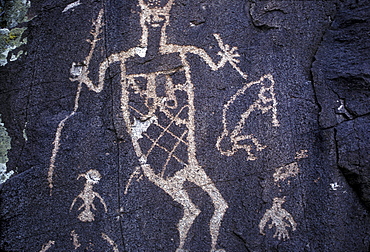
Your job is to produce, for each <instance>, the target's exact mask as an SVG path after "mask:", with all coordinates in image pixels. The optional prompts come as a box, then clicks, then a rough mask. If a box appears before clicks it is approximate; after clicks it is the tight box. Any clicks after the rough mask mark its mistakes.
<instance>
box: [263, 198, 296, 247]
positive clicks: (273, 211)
mask: <svg viewBox="0 0 370 252" xmlns="http://www.w3.org/2000/svg"><path fill="white" fill-rule="evenodd" d="M284 202H285V197H284V198H274V201H273V203H272V207H271V208H270V209H267V210H266V212H265V214H264V215H263V218H262V220H261V222H260V224H259V228H260V233H261V234H263V235H265V232H264V231H263V230H264V228H265V226H266V224H267V222H268V221H269V220H270V219H271V224H269V228H270V229H271V228H273V226H275V227H276V231H275V234H274V236H273V237H274V238H275V237H278V239H279V240H281V239H283V240H286V239H289V232H288V230H287V227H292V230H293V231H295V229H296V227H297V223H296V222H295V221H294V219H293V216H292V215H291V214H290V213H289V212H288V211H287V210H285V209H284V208H282V206H281V205H282V204H283V203H284ZM284 219H286V220H287V221H289V223H290V225H289V224H288V223H286V222H285V221H284Z"/></svg>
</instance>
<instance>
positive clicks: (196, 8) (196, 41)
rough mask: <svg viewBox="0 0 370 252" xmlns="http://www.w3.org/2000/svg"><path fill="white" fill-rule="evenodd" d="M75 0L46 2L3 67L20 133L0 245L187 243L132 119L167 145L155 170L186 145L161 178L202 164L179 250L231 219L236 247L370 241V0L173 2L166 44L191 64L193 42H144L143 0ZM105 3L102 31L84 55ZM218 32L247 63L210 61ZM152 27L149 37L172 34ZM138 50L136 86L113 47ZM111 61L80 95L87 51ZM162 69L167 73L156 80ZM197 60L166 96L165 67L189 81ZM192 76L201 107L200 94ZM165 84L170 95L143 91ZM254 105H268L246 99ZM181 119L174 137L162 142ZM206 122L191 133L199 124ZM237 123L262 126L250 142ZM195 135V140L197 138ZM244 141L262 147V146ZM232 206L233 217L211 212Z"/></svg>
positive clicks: (359, 247)
mask: <svg viewBox="0 0 370 252" xmlns="http://www.w3.org/2000/svg"><path fill="white" fill-rule="evenodd" d="M72 2H73V1H64V0H63V1H55V0H47V1H41V0H38V1H33V2H32V3H31V8H30V15H31V16H32V17H33V19H32V20H30V21H28V23H27V30H26V31H25V33H24V36H25V37H27V41H28V42H27V44H25V45H23V46H22V47H20V48H19V50H24V51H26V52H27V55H23V56H22V57H20V58H19V59H18V60H17V61H14V62H9V63H8V64H7V65H6V66H4V67H1V68H0V83H1V85H0V114H1V115H2V122H4V124H5V127H6V129H7V131H8V134H9V136H10V137H11V147H12V148H11V150H10V151H9V153H8V158H9V162H8V163H7V167H8V169H9V170H14V171H15V173H16V174H15V175H13V176H12V177H11V178H10V179H9V180H7V181H6V182H5V183H4V184H2V185H1V186H0V190H1V203H0V204H1V207H0V218H1V221H0V230H1V232H0V239H1V242H0V250H2V251H114V252H116V251H121V252H122V251H130V252H131V251H176V249H177V248H178V247H179V244H180V241H181V239H180V237H179V232H180V230H181V229H182V227H183V226H181V225H180V226H179V225H178V222H179V220H180V219H181V218H182V217H183V215H184V212H185V213H186V211H184V208H183V206H182V204H184V202H185V201H186V200H184V199H185V198H184V197H183V196H181V197H183V198H181V197H180V198H181V199H182V200H183V201H181V200H175V199H174V197H173V196H170V193H169V191H167V192H166V191H165V190H166V188H165V186H163V184H162V188H161V187H160V186H158V184H160V183H162V182H155V181H154V179H153V177H151V176H150V174H148V173H146V172H145V168H146V166H142V167H141V168H140V165H141V164H143V163H145V161H143V159H141V161H140V160H139V159H138V157H137V156H138V155H139V154H138V151H137V150H138V149H137V147H135V146H134V145H133V144H132V143H133V140H132V136H133V135H134V133H132V134H131V135H130V134H129V131H128V130H127V125H126V123H127V122H128V121H130V120H131V121H130V123H131V125H135V127H136V128H135V132H136V133H135V134H136V135H135V136H136V137H137V141H138V143H139V144H141V145H142V146H143V150H150V148H151V147H153V153H154V154H153V155H152V156H150V157H148V160H149V161H150V162H152V163H153V164H154V163H155V164H156V165H157V166H155V165H153V167H155V169H156V170H155V171H156V172H158V173H161V172H162V171H161V169H160V168H161V167H162V166H163V165H162V164H163V163H166V162H167V159H168V155H169V152H171V150H170V148H172V147H173V146H175V145H176V144H177V142H178V147H176V148H175V149H173V152H172V154H171V155H175V156H176V158H174V157H173V156H171V158H170V159H169V161H168V163H167V166H166V169H165V171H164V174H165V176H164V178H168V177H166V176H169V177H171V176H173V175H175V174H177V175H178V177H175V179H174V180H176V179H179V178H181V179H184V178H185V177H186V176H185V175H183V173H181V172H180V173H177V172H178V171H181V170H182V169H193V170H192V172H193V173H191V174H190V175H189V174H187V176H188V177H186V181H185V182H184V183H183V184H181V185H182V187H181V186H179V187H177V188H176V190H174V191H173V192H181V193H184V192H185V193H187V194H188V195H189V198H190V200H191V202H192V203H193V204H194V206H196V208H197V209H198V210H200V214H199V215H198V216H197V217H196V219H195V220H194V222H193V225H192V226H191V227H190V229H189V232H188V233H187V236H186V239H185V240H184V241H185V242H184V247H183V249H186V250H188V251H190V252H195V251H202V252H203V251H210V250H211V248H212V247H211V246H212V234H213V235H214V234H215V233H217V230H216V228H215V227H217V222H218V221H220V223H221V226H220V228H219V235H218V241H217V246H216V248H217V249H219V248H223V249H225V251H228V252H231V251H256V252H257V251H343V252H344V251H364V252H365V251H369V249H370V217H369V209H370V191H369V188H370V187H369V184H370V178H369V176H370V168H369V161H368V159H369V149H370V142H369V137H370V133H369V129H368V128H369V127H368V125H369V123H370V118H369V112H370V111H369V110H370V106H369V102H370V99H369V91H370V90H369V78H370V77H369V76H370V72H369V71H370V70H369V69H370V54H369V53H370V50H369V47H370V41H369V40H370V37H369V32H370V25H369V22H370V21H369V13H370V3H369V1H334V0H333V1H281V0H275V1H274V0H271V1H254V0H251V1H227V0H217V1H215V0H201V1H200V0H192V1H190V0H175V1H174V3H173V5H172V8H171V10H170V12H169V13H170V14H169V22H170V25H168V26H167V30H166V34H167V43H168V44H174V45H178V46H179V48H182V50H184V51H185V50H188V51H186V52H188V53H187V54H186V55H187V58H186V59H187V61H186V62H187V63H188V64H189V66H187V65H186V64H185V63H186V62H185V61H181V60H180V59H181V58H180V56H181V55H182V54H181V52H171V53H167V54H165V55H163V54H161V52H160V51H158V48H157V50H156V49H155V47H150V46H148V51H147V52H146V54H145V53H144V55H143V51H142V47H143V46H142V45H141V44H140V43H141V41H140V39H141V38H142V34H143V33H142V25H143V24H142V23H140V13H143V10H142V9H141V7H140V5H139V1H136V0H135V1H133V0H132V1H131V0H130V1H128V0H125V1H118V0H105V1H90V0H87V1H83V0H81V1H80V2H75V5H74V6H70V7H71V8H69V9H68V8H66V7H67V6H68V5H69V4H71V3H72ZM144 2H145V3H147V4H150V3H153V4H155V2H156V1H150V2H148V1H144ZM159 2H161V1H159ZM164 2H167V1H164ZM161 6H162V7H163V6H164V4H163V3H162V5H161ZM101 10H103V12H101V13H103V14H102V22H101V24H102V27H101V30H100V33H99V34H98V35H97V39H99V40H96V41H95V42H96V48H95V50H94V51H92V54H91V61H90V62H86V57H87V56H88V55H89V52H91V43H92V42H91V41H92V40H93V39H94V36H93V34H92V33H91V31H94V28H95V27H94V25H93V22H94V21H95V22H96V20H98V16H99V13H100V11H101ZM161 18H162V17H161V15H159V17H158V19H155V20H156V22H157V23H160V22H164V21H163V20H161ZM23 25H24V24H23ZM160 25H162V23H161V24H160ZM152 28H153V27H152ZM154 28H155V27H154ZM154 30H155V29H154ZM151 32H153V31H152V30H151ZM151 34H152V33H151ZM214 34H219V37H220V38H221V39H222V42H223V43H224V44H228V45H230V48H232V47H237V51H236V52H237V53H238V54H239V57H237V59H238V60H239V61H240V62H235V61H234V63H233V64H234V65H235V64H236V66H237V67H239V69H240V71H243V72H244V73H245V74H246V75H248V77H245V76H242V75H241V74H240V73H239V72H238V71H237V69H236V68H235V66H233V64H231V63H230V62H226V63H225V65H224V66H223V67H222V68H220V69H218V70H217V71H213V70H215V69H212V68H211V67H210V63H209V62H210V60H212V61H213V62H216V63H217V62H218V61H219V60H220V59H221V58H222V55H223V54H222V53H224V54H225V50H226V49H225V48H226V47H224V48H221V46H220V42H219V41H218V40H217V35H216V37H215V36H214ZM155 35H156V36H157V37H155ZM155 35H153V36H152V35H149V39H155V38H157V39H160V38H161V34H160V33H159V31H157V33H155ZM88 39H89V40H90V41H87V40H88ZM186 46H193V47H191V48H190V47H186ZM135 47H140V48H137V49H135V50H137V51H136V52H137V54H136V55H134V56H132V57H129V58H128V59H127V62H126V63H127V64H124V66H125V67H126V68H127V76H128V75H129V74H131V77H132V79H135V78H136V79H135V81H134V84H136V86H135V85H132V86H130V87H127V88H126V86H125V85H126V84H125V83H126V82H125V78H122V76H123V75H122V71H123V70H122V69H123V68H122V64H121V65H120V62H119V61H117V60H116V59H115V58H114V57H110V56H111V55H115V54H116V55H118V54H119V53H121V52H127V51H128V50H129V49H130V48H135ZM194 48H197V49H199V50H200V49H202V50H204V51H202V53H200V51H197V50H193V49H194ZM172 50H175V49H173V48H172ZM191 50H193V51H191ZM184 51H182V52H184ZM189 51H191V52H189ZM226 51H227V50H226ZM219 52H221V53H219ZM205 54H207V55H209V57H210V58H209V59H208V61H209V62H207V61H205V60H204V55H205ZM122 55H123V54H120V57H121V59H122V57H123V56H122ZM140 55H143V56H140ZM202 55H203V58H202ZM117 57H118V56H117ZM181 57H182V56H181ZM107 59H109V61H107V62H108V63H107V64H109V68H108V69H107V71H106V72H104V73H105V75H104V78H102V80H104V86H103V88H102V90H101V91H100V92H94V91H93V90H92V88H91V87H90V89H89V88H88V86H87V85H86V84H82V85H81V90H80V93H79V89H78V87H79V82H78V81H73V78H76V76H77V77H78V76H80V75H79V71H80V70H81V69H83V68H84V67H85V66H87V65H88V70H89V74H88V77H89V78H90V79H91V80H92V81H93V82H94V84H95V83H97V82H98V79H99V69H100V68H102V66H101V63H102V62H104V61H105V60H107ZM84 61H85V62H84ZM73 63H75V64H74V65H73ZM189 69H190V72H186V71H187V70H189ZM166 71H167V72H166ZM151 73H156V74H157V75H158V76H156V79H155V81H156V82H155V84H156V88H155V89H154V91H153V90H151V91H150V92H151V93H150V92H149V91H148V92H146V87H148V86H149V84H148V83H149V82H150V80H149V79H150V78H149V77H148V76H149V74H151ZM135 74H137V76H136V77H135V76H134V75H135ZM140 74H146V75H140ZM186 74H189V75H190V76H191V83H190V82H188V83H187V85H184V86H183V89H182V90H181V91H179V90H176V92H174V93H173V94H171V93H168V92H167V93H166V90H167V89H166V88H168V86H166V85H170V84H169V80H172V81H173V83H174V84H184V83H186V81H187V80H188V79H187V78H188V75H186ZM138 75H140V76H138ZM127 76H126V78H127ZM143 76H144V77H143ZM268 78H270V79H268ZM253 82H255V83H256V84H253V85H250V87H248V88H245V87H247V86H248V83H253ZM190 84H192V85H193V86H194V88H193V92H194V93H193V94H194V97H193V98H194V102H193V105H194V107H195V110H191V106H188V107H187V105H186V102H188V103H189V100H190V99H191V98H192V97H191V94H192V93H191V92H190V91H189V89H188V88H189V85H190ZM272 85H273V88H271V86H272ZM179 86H180V85H179ZM243 88H245V92H244V91H243V92H242V91H241V90H243ZM127 90H128V91H129V92H130V94H129V96H127V97H128V98H127V101H126V100H125V99H126V98H122V97H125V94H126V93H125V91H127ZM186 92H187V93H186ZM189 92H190V93H189ZM153 94H156V95H157V96H158V97H160V98H161V99H158V100H156V99H154V98H153V97H151V98H153V99H147V104H144V103H143V101H146V100H145V99H146V98H147V97H149V96H150V95H152V96H153ZM76 95H77V97H78V99H77V100H78V108H77V109H76V110H75V113H73V114H71V113H72V112H73V111H74V108H76ZM158 97H156V98H158ZM174 97H177V98H176V99H177V100H176V99H174ZM163 98H166V99H163ZM232 99H234V100H232ZM274 99H275V101H276V103H274ZM231 100H232V101H231ZM256 101H259V102H260V103H259V106H260V107H258V106H257V105H256V103H255V102H256ZM124 102H127V104H129V105H130V109H131V110H132V108H135V109H136V111H135V113H136V117H135V119H133V117H130V118H129V119H128V120H127V118H125V114H124V113H123V110H124V106H122V104H124ZM176 102H177V103H178V104H177V105H178V107H176V106H175V105H174V104H176ZM143 104H144V105H143ZM153 104H157V106H158V107H161V108H162V111H159V110H156V111H155V112H154V114H155V115H156V117H157V120H158V121H157V122H159V123H160V124H161V126H162V128H161V127H154V126H153V125H154V124H153V123H152V124H150V122H152V121H150V120H153V122H154V120H155V118H154V117H153V114H150V113H149V112H148V111H149V110H150V108H151V107H153V106H154V105H153ZM158 104H161V105H158ZM253 104H255V105H254V106H256V108H257V107H258V108H260V109H251V113H250V114H248V113H246V111H248V109H249V108H251V106H252V105H253ZM181 106H183V107H184V109H183V110H181V111H185V115H184V114H181V112H180V109H179V108H180V107H181ZM269 106H270V107H269ZM175 107H176V108H175ZM181 108H182V107H181ZM273 108H274V109H276V110H273ZM263 109H265V111H264V110H263ZM168 111H170V112H171V113H175V111H176V113H178V116H179V118H181V119H184V120H188V119H189V118H191V117H192V116H193V118H194V129H190V128H191V127H190V126H188V125H190V123H189V124H187V125H186V124H181V123H177V124H175V123H174V122H172V123H173V124H174V125H172V124H171V120H170V119H169V116H168V115H166V114H165V112H168ZM189 111H192V113H193V114H191V113H189ZM145 113H147V114H145ZM186 113H188V114H186ZM69 115H71V116H69ZM274 115H275V116H276V120H277V121H274V119H273V118H274ZM223 116H225V118H226V122H227V125H225V120H223ZM66 118H67V119H66ZM243 118H244V119H245V123H244V125H242V127H240V130H239V131H238V132H236V131H235V132H236V134H235V135H232V134H231V132H232V131H233V130H234V129H237V128H238V125H240V122H241V120H242V119H243ZM64 119H66V120H64ZM63 120H64V121H63ZM277 122H278V123H277ZM135 123H136V124H135ZM61 125H62V126H61ZM163 125H164V126H163ZM167 126H168V128H167V129H168V131H170V132H171V134H170V133H168V132H167V131H166V132H165V133H163V138H162V137H161V139H159V138H158V136H159V135H160V134H161V133H162V132H164V131H163V128H166V127H167ZM175 126H176V127H175ZM58 127H59V128H62V130H61V131H60V138H57V137H56V134H57V128H58ZM132 127H133V126H132ZM225 128H226V129H227V130H228V134H223V133H224V132H225ZM192 130H194V139H191V137H187V138H186V136H189V135H190V134H191V132H193V131H192ZM189 132H190V133H189ZM174 135H175V136H174ZM182 135H184V136H185V137H184V139H185V140H184V139H180V138H181V136H182ZM25 136H26V137H25ZM138 136H141V137H142V138H139V137H138ZM221 136H224V138H225V139H223V141H222V143H221V142H220V146H221V149H222V150H226V149H230V148H231V149H232V147H233V146H234V147H235V148H236V147H240V149H239V150H235V152H232V153H231V152H225V153H222V152H220V148H219V147H217V146H218V139H219V138H220V137H221ZM238 136H240V137H246V136H248V137H246V138H244V139H241V138H238V139H239V140H238V143H236V142H235V141H236V140H235V139H236V137H238ZM154 137H157V139H159V140H158V141H157V142H156V143H157V144H154V145H153V142H155V141H152V140H153V139H154ZM56 139H59V142H58V143H59V145H58V148H56V147H55V146H56V144H55V143H56ZM179 139H180V140H179ZM252 139H257V140H258V143H259V144H260V145H259V146H260V148H259V149H258V148H257V145H258V144H256V141H254V142H253V141H252ZM154 140H155V139H154ZM233 140H234V142H233ZM192 141H193V143H195V147H194V148H195V150H196V152H195V151H194V149H191V148H189V149H188V148H187V147H186V146H187V145H191V144H190V143H192ZM159 145H160V146H161V147H159ZM242 145H244V146H246V145H250V146H251V148H250V150H249V152H250V153H249V154H248V151H246V150H248V148H247V147H245V149H243V148H242ZM192 148H193V147H192ZM53 150H54V151H55V150H57V154H56V155H54V154H53ZM192 151H193V152H192ZM189 153H192V154H191V155H190V154H189ZM226 153H229V154H226ZM252 154H253V158H252ZM53 155H54V157H55V163H54V170H53V174H52V176H51V178H52V180H53V181H52V182H53V187H52V193H51V194H50V180H49V181H48V176H49V179H50V164H51V159H52V157H53ZM178 160H181V162H180V161H178ZM195 163H197V164H198V165H199V166H197V165H195ZM159 164H161V165H162V166H161V165H159ZM158 167H159V168H158ZM201 169H202V170H203V171H204V172H205V174H206V176H208V177H209V180H206V179H205V177H206V176H205V175H204V174H203V173H201V171H200V170H201ZM194 170H195V171H194ZM194 174H195V175H194ZM202 174H203V175H202ZM193 175H194V176H195V177H197V176H198V180H197V179H194V178H193V177H191V176H193ZM200 175H202V176H203V177H202V176H200ZM199 177H202V178H203V179H204V180H203V182H204V181H205V182H204V183H203V182H202V183H203V185H204V186H203V188H202V187H201V186H199V185H197V184H196V182H197V181H199V179H200V178H199ZM181 179H180V180H181ZM153 181H154V182H153ZM158 181H161V180H158ZM128 184H129V185H128ZM177 185H179V183H177ZM213 185H214V187H215V188H217V190H218V191H219V193H220V194H221V195H222V198H223V199H224V200H225V201H226V203H223V202H222V200H221V197H220V196H219V195H216V194H217V193H215V189H214V187H212V186H213ZM209 188H213V189H211V191H212V192H213V194H212V193H211V194H209V191H210V190H208V189H209ZM207 190H208V191H207ZM173 194H176V193H173ZM182 195H183V194H182ZM210 195H211V196H210ZM215 195H216V196H215ZM225 204H227V207H228V208H227V210H226V213H225V215H224V216H222V218H221V217H220V218H219V219H217V220H216V221H215V223H216V224H214V225H213V226H212V225H210V220H211V219H212V216H213V214H214V212H215V209H218V208H217V207H220V206H221V207H220V208H219V209H221V208H222V207H225ZM191 211H193V213H194V212H196V211H195V210H194V209H192V210H189V212H191ZM220 211H221V210H220ZM216 212H217V211H216ZM188 214H189V216H190V215H191V214H190V213H188ZM185 219H186V222H187V221H189V219H190V217H188V218H185ZM210 228H211V229H212V230H210ZM184 251H185V250H184Z"/></svg>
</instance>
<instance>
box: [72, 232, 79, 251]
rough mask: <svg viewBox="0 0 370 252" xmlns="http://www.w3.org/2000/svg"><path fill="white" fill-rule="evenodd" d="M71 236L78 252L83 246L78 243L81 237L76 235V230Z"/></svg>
mask: <svg viewBox="0 0 370 252" xmlns="http://www.w3.org/2000/svg"><path fill="white" fill-rule="evenodd" d="M71 236H72V241H73V246H74V247H75V250H76V249H78V248H79V247H80V246H81V244H80V242H79V241H78V238H79V236H78V234H76V231H74V230H72V231H71Z"/></svg>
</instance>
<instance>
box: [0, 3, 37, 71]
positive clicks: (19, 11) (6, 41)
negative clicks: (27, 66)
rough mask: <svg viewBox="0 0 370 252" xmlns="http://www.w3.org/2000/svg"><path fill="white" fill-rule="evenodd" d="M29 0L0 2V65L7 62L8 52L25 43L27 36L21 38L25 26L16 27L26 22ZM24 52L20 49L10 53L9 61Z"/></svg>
mask: <svg viewBox="0 0 370 252" xmlns="http://www.w3.org/2000/svg"><path fill="white" fill-rule="evenodd" d="M30 6H31V2H30V1H27V0H14V1H6V2H2V3H0V13H3V14H2V15H0V26H1V29H0V66H5V65H6V64H7V63H8V56H9V53H10V52H12V51H14V50H15V49H17V48H19V47H20V46H21V45H24V44H26V43H27V38H22V35H23V33H24V31H25V30H26V29H27V28H25V27H22V28H19V27H16V26H18V25H19V24H21V23H23V22H27V21H28V18H27V16H26V14H27V11H28V9H29V8H30ZM23 53H24V52H23V51H22V50H20V51H18V52H17V53H15V54H12V55H11V57H10V59H9V61H15V60H17V59H18V58H19V57H20V56H21V55H22V54H23Z"/></svg>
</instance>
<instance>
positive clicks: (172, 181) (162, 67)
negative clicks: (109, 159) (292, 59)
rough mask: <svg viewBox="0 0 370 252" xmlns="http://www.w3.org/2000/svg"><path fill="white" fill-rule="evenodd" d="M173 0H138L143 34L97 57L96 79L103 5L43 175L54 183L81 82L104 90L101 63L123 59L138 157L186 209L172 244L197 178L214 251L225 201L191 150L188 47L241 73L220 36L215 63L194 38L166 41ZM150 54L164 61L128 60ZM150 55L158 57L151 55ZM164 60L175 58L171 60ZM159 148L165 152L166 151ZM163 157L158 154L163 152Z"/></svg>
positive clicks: (126, 117) (124, 97)
mask: <svg viewBox="0 0 370 252" xmlns="http://www.w3.org/2000/svg"><path fill="white" fill-rule="evenodd" d="M173 2H174V0H168V1H166V2H165V3H163V2H161V1H158V0H157V1H149V2H144V0H139V5H140V7H141V14H140V25H141V28H142V35H141V40H140V43H139V45H138V46H136V47H132V48H130V49H128V50H127V51H121V52H118V53H114V54H112V55H110V56H109V57H108V58H107V59H105V60H104V61H103V62H101V63H100V67H99V80H98V83H97V84H96V85H95V84H94V83H93V81H92V80H91V79H90V77H89V76H88V74H89V64H90V61H91V57H92V55H93V51H94V50H95V47H96V42H97V41H98V40H99V39H98V36H99V34H100V32H101V27H102V25H103V24H102V14H103V13H102V12H100V14H99V16H98V18H97V20H96V21H95V22H94V26H95V31H93V32H92V35H93V37H94V38H93V40H91V41H90V43H91V50H90V53H89V55H88V56H87V57H86V59H85V62H84V64H81V65H79V64H75V63H74V64H73V65H72V69H71V74H72V75H74V78H72V79H71V80H72V81H78V82H79V86H78V91H77V95H76V100H75V107H74V110H73V112H72V113H71V114H70V115H69V116H67V117H66V118H65V119H64V120H63V121H61V123H60V124H59V127H58V130H57V133H56V137H55V141H54V149H53V154H52V157H51V164H50V168H49V174H48V180H49V186H50V189H52V187H53V184H52V177H53V171H54V167H55V158H56V154H57V152H58V149H59V141H60V135H61V131H62V129H63V127H64V123H65V121H66V120H68V118H69V117H71V116H73V115H74V114H75V112H76V110H77V109H78V101H79V96H80V92H81V86H82V84H85V85H86V86H87V87H88V88H89V89H90V90H92V91H94V92H101V91H102V89H103V87H104V79H105V74H106V70H107V69H108V68H109V66H110V65H112V64H113V63H119V64H120V84H121V104H120V106H121V107H120V110H121V113H122V117H123V121H124V123H125V126H126V130H127V132H128V133H129V134H130V136H131V140H132V144H133V147H134V150H135V153H136V155H137V157H138V160H139V163H140V167H139V168H138V169H141V170H142V172H143V174H144V175H145V176H146V177H147V178H148V179H149V180H150V181H151V182H153V183H154V184H155V185H157V186H158V187H160V188H161V189H163V190H164V191H165V192H166V193H167V194H168V195H170V196H171V197H172V199H173V200H174V201H176V202H178V203H179V204H181V205H182V207H183V217H182V218H181V219H180V221H179V223H178V231H179V240H180V242H179V246H178V248H177V250H176V252H183V251H187V250H185V249H184V245H185V242H186V238H187V234H188V232H189V230H190V228H191V226H192V224H193V222H194V220H195V219H196V217H197V216H198V215H199V214H200V210H199V209H198V208H197V206H196V205H195V204H194V203H193V202H192V200H191V199H190V197H189V194H188V193H187V191H186V189H185V188H184V183H185V181H189V182H192V183H194V184H195V185H197V186H199V187H200V188H201V189H202V190H204V191H205V192H207V193H208V195H209V196H210V198H211V200H212V202H213V206H214V213H213V216H212V218H211V220H210V224H209V229H210V235H211V241H212V244H211V251H212V252H216V251H217V252H221V251H224V250H223V249H216V247H217V239H218V235H219V229H220V226H221V222H222V219H223V217H224V214H225V212H226V210H227V208H228V204H227V202H226V201H225V199H224V198H223V196H222V195H221V193H220V192H219V190H218V189H217V188H216V186H215V184H214V182H213V181H212V180H211V179H210V178H209V177H208V175H207V174H206V173H205V171H204V170H203V168H202V167H201V166H200V165H199V163H198V160H197V156H196V152H197V149H196V141H195V133H196V129H195V111H196V108H195V106H194V84H193V82H192V78H191V67H190V65H191V64H190V62H189V60H188V55H189V54H194V55H197V56H199V57H200V58H201V59H202V60H203V61H204V62H205V63H206V64H207V65H208V66H209V67H210V68H211V69H212V70H213V71H216V70H218V69H220V68H222V67H223V66H225V64H226V63H227V62H229V63H230V64H231V65H232V67H233V68H234V69H236V70H237V71H238V72H239V74H240V75H241V76H242V77H243V78H245V79H246V77H247V76H246V75H245V74H244V73H243V72H242V71H241V70H240V69H239V67H238V66H237V65H236V64H237V63H238V62H239V60H238V59H236V58H237V57H239V54H238V53H236V52H235V51H236V50H237V48H236V47H233V48H230V46H229V45H224V44H223V42H222V40H221V38H220V36H219V35H218V34H215V35H214V36H215V38H216V40H217V41H218V44H219V46H220V48H221V51H220V52H219V53H218V55H219V56H220V60H219V62H217V63H215V62H214V61H213V60H212V58H211V57H210V56H209V55H208V54H207V52H206V51H205V50H203V49H201V48H198V47H195V46H191V45H189V46H184V45H175V44H169V43H167V34H166V27H167V26H168V25H169V18H170V10H171V7H172V5H173ZM148 54H151V55H152V56H153V55H154V56H155V57H154V58H152V60H153V59H161V58H162V57H165V59H164V60H162V61H160V60H159V61H160V62H162V63H163V62H165V64H157V65H156V64H152V65H151V67H148V68H146V69H142V68H141V70H140V67H137V66H136V67H135V66H134V65H133V64H134V63H133V62H135V61H136V60H137V59H140V58H146V57H148ZM154 62H155V61H154ZM169 62H172V63H173V64H172V66H171V64H169ZM163 154H164V155H163ZM161 157H165V158H163V160H162V159H161Z"/></svg>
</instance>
